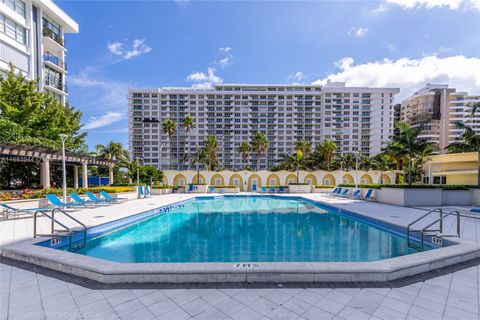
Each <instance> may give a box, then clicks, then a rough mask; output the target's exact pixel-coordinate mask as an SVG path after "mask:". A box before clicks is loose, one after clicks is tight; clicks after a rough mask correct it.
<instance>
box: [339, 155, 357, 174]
mask: <svg viewBox="0 0 480 320" xmlns="http://www.w3.org/2000/svg"><path fill="white" fill-rule="evenodd" d="M340 161H341V163H342V166H343V169H345V170H347V171H350V169H351V168H353V167H355V156H354V155H353V153H346V154H344V155H343V156H342V159H341V160H340Z"/></svg>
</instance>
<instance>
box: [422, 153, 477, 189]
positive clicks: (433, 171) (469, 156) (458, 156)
mask: <svg viewBox="0 0 480 320" xmlns="http://www.w3.org/2000/svg"><path fill="white" fill-rule="evenodd" d="M477 157H478V155H477V153H476V152H465V153H450V154H443V155H436V156H430V157H428V158H427V159H426V161H425V163H424V164H423V171H424V172H425V174H426V176H427V177H428V181H430V182H433V181H434V180H435V177H439V178H436V179H440V178H443V179H445V182H446V184H455V185H476V184H477Z"/></svg>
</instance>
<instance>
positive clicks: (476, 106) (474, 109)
mask: <svg viewBox="0 0 480 320" xmlns="http://www.w3.org/2000/svg"><path fill="white" fill-rule="evenodd" d="M478 109H480V102H476V103H473V104H472V111H471V114H472V116H474V115H475V113H476V112H477V111H478Z"/></svg>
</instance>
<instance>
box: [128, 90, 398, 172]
mask: <svg viewBox="0 0 480 320" xmlns="http://www.w3.org/2000/svg"><path fill="white" fill-rule="evenodd" d="M398 92H399V90H398V89H394V88H355V87H346V86H345V83H328V84H327V85H325V86H319V85H268V84H252V85H245V84H228V85H227V84H221V85H217V86H215V87H214V88H212V89H195V88H160V89H130V90H129V95H128V105H129V150H130V152H131V155H132V158H136V157H141V158H142V159H143V162H144V164H146V165H153V166H157V167H159V168H160V169H162V170H165V169H187V168H188V169H193V168H190V164H189V163H188V162H187V163H186V162H185V161H183V160H182V159H184V156H185V155H188V154H189V153H193V152H194V151H195V150H196V149H197V148H198V147H199V146H201V145H202V143H203V140H204V139H205V138H206V137H207V136H209V135H211V136H215V137H216V138H217V140H218V142H219V145H220V150H219V152H218V157H219V160H220V163H221V165H222V166H223V167H225V168H227V169H230V170H231V169H235V170H241V169H242V168H244V167H245V164H244V163H243V162H242V158H241V155H240V154H239V153H238V152H237V151H236V150H237V147H238V146H239V144H240V143H241V142H243V141H251V139H252V137H253V136H254V135H255V133H256V132H257V131H261V132H263V133H264V134H265V135H266V136H267V137H268V139H269V144H270V146H269V150H268V153H267V154H266V155H263V156H262V157H261V158H260V159H259V169H268V168H271V167H273V166H274V165H276V164H278V161H279V160H280V159H281V155H282V154H285V153H290V152H292V150H293V145H294V143H295V142H296V141H297V140H300V139H305V140H307V141H310V142H312V144H314V145H316V144H319V143H321V142H323V141H324V140H325V139H331V140H333V141H335V142H336V143H337V145H338V146H339V148H338V154H343V153H349V152H356V151H357V149H359V151H360V152H361V153H363V154H366V155H374V154H377V153H379V152H380V151H381V146H382V144H384V143H385V142H387V141H388V138H389V136H390V135H392V133H393V100H394V95H395V94H396V93H398ZM187 114H190V115H191V116H192V117H193V118H194V119H195V124H196V127H195V128H194V129H192V130H191V131H190V132H189V133H188V138H187V136H186V133H185V132H184V130H183V129H182V127H181V123H182V121H183V119H184V117H185V115H187ZM168 118H170V119H173V120H175V121H176V122H177V124H178V125H179V127H178V129H177V132H176V134H175V135H174V136H173V137H172V139H171V141H169V139H168V136H167V135H166V134H165V133H164V132H163V130H162V122H163V121H164V120H165V119H168ZM256 163H257V159H256V156H255V155H254V154H252V155H250V157H249V165H250V167H251V168H255V167H256Z"/></svg>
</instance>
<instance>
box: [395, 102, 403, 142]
mask: <svg viewBox="0 0 480 320" xmlns="http://www.w3.org/2000/svg"><path fill="white" fill-rule="evenodd" d="M401 109H402V105H401V104H400V103H397V104H396V105H394V106H393V123H395V122H398V121H401V118H402V117H401ZM399 132H400V130H398V129H397V128H395V127H394V129H393V134H394V135H397V134H399Z"/></svg>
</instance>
